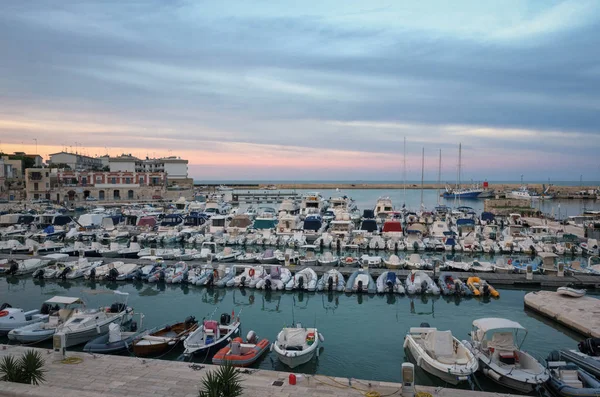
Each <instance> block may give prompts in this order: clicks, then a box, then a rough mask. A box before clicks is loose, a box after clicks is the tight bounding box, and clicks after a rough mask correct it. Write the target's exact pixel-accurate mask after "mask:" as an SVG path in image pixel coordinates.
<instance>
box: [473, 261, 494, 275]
mask: <svg viewBox="0 0 600 397" xmlns="http://www.w3.org/2000/svg"><path fill="white" fill-rule="evenodd" d="M471 271H473V272H475V273H489V272H493V271H494V264H493V263H492V262H484V261H473V262H471Z"/></svg>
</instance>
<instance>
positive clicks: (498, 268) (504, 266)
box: [492, 258, 515, 274]
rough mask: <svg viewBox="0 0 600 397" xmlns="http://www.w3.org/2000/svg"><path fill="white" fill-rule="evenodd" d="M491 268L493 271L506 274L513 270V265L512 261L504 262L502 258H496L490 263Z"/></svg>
mask: <svg viewBox="0 0 600 397" xmlns="http://www.w3.org/2000/svg"><path fill="white" fill-rule="evenodd" d="M492 268H493V269H494V273H502V274H506V273H512V272H514V271H515V267H514V266H513V265H512V261H511V263H506V262H504V259H503V258H498V259H497V260H496V263H494V264H493V265H492Z"/></svg>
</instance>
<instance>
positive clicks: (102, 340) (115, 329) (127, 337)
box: [83, 322, 153, 354]
mask: <svg viewBox="0 0 600 397" xmlns="http://www.w3.org/2000/svg"><path fill="white" fill-rule="evenodd" d="M151 332H153V331H152V330H143V331H138V330H137V325H135V323H134V322H132V326H131V327H130V328H129V331H121V326H120V325H119V324H116V323H111V324H110V325H109V326H108V333H106V334H104V335H100V336H99V337H97V338H96V339H92V340H91V341H89V342H88V343H86V344H85V346H84V347H83V351H84V352H86V353H95V354H118V353H124V352H126V351H128V350H129V347H130V346H131V345H132V344H133V342H134V341H135V340H138V339H141V338H142V337H144V336H146V335H149V334H150V333H151Z"/></svg>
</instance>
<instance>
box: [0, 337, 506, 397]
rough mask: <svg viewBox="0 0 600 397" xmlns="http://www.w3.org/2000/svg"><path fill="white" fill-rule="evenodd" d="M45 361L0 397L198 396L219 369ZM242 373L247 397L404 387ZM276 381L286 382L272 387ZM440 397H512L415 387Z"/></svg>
mask: <svg viewBox="0 0 600 397" xmlns="http://www.w3.org/2000/svg"><path fill="white" fill-rule="evenodd" d="M26 350H27V348H25V347H20V346H6V345H0V358H1V357H2V356H5V355H7V354H14V355H19V354H22V353H23V352H25V351H26ZM35 350H38V351H40V352H41V353H42V355H43V356H44V358H45V360H46V369H47V370H48V372H47V374H46V382H45V383H44V384H43V385H41V386H29V385H20V384H15V383H5V382H0V396H2V397H4V396H7V397H8V396H10V397H17V396H35V397H37V396H39V397H99V396H109V397H110V396H119V397H123V396H127V397H138V396H139V397H142V396H143V397H150V396H151V397H196V396H197V395H198V390H199V388H200V384H201V381H202V378H203V377H204V375H205V374H206V373H207V372H208V371H210V370H212V369H214V368H216V367H215V366H212V365H206V366H205V368H202V369H198V370H195V369H194V368H192V367H191V366H190V365H189V364H188V363H183V362H176V361H162V360H151V359H147V360H143V359H139V358H134V357H124V356H102V355H95V356H92V355H89V354H85V353H73V352H69V353H68V356H69V357H79V358H81V359H82V360H83V361H81V362H80V363H78V364H63V363H61V360H62V356H61V355H59V354H58V353H54V352H53V351H51V350H48V349H35ZM250 371H251V372H252V373H251V374H242V384H243V387H244V394H243V395H244V396H249V397H271V396H281V397H313V396H314V397H317V396H326V397H349V396H357V397H360V396H364V395H365V393H366V392H368V391H376V392H378V393H380V395H381V396H382V397H383V396H386V397H387V396H398V397H399V396H400V395H401V388H402V386H401V385H400V384H397V383H387V382H376V381H372V382H370V383H371V387H369V381H360V380H355V379H352V386H353V387H354V388H351V387H348V386H347V385H348V382H349V380H348V379H347V378H330V377H327V376H321V375H318V376H310V377H308V378H307V379H304V380H303V381H302V382H300V383H299V384H297V385H295V386H291V385H289V384H288V375H289V374H288V373H285V372H275V371H265V370H250ZM274 381H281V382H283V385H282V386H274V385H273V382H274ZM417 390H418V391H423V392H428V393H430V394H431V395H432V396H439V397H459V396H465V397H487V396H500V395H504V396H510V395H508V394H499V393H485V392H471V391H466V390H460V389H447V388H432V387H417Z"/></svg>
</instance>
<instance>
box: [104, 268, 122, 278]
mask: <svg viewBox="0 0 600 397" xmlns="http://www.w3.org/2000/svg"><path fill="white" fill-rule="evenodd" d="M118 276H119V271H118V270H117V269H115V268H114V267H113V268H112V269H110V270H109V271H108V275H107V276H106V279H107V280H109V281H116V280H117V277H118Z"/></svg>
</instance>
